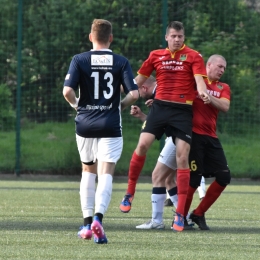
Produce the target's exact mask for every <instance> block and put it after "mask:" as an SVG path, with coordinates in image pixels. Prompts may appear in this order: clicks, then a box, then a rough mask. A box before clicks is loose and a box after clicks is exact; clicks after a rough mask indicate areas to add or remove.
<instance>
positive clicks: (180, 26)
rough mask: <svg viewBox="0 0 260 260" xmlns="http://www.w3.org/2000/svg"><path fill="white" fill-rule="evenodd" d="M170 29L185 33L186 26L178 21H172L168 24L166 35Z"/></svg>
mask: <svg viewBox="0 0 260 260" xmlns="http://www.w3.org/2000/svg"><path fill="white" fill-rule="evenodd" d="M170 29H175V30H176V31H181V30H183V32H184V26H183V24H182V23H181V22H178V21H172V22H170V23H169V24H168V26H167V28H166V34H168V32H169V30H170Z"/></svg>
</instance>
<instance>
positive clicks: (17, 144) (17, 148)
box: [15, 0, 23, 176]
mask: <svg viewBox="0 0 260 260" xmlns="http://www.w3.org/2000/svg"><path fill="white" fill-rule="evenodd" d="M22 6H23V1H22V0H18V20H17V23H18V24H17V28H18V31H17V91H16V142H15V151H16V162H15V173H16V175H17V176H20V157H21V142H20V135H21V133H20V130H21V75H22V72H21V71H22V13H23V11H22V9H23V7H22Z"/></svg>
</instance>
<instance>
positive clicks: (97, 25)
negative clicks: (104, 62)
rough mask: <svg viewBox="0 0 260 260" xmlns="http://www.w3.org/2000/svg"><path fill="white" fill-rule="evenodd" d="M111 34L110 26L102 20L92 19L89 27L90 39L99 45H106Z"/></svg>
mask: <svg viewBox="0 0 260 260" xmlns="http://www.w3.org/2000/svg"><path fill="white" fill-rule="evenodd" d="M111 34H112V24H111V23H110V22H109V21H107V20H104V19H94V20H93V22H92V25H91V35H92V38H93V39H94V40H96V41H98V42H100V43H108V42H109V37H110V35H111Z"/></svg>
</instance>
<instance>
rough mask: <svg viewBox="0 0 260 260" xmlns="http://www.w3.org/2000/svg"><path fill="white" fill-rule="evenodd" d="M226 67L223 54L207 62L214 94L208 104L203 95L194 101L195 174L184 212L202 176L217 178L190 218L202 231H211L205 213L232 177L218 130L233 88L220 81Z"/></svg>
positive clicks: (192, 163)
mask: <svg viewBox="0 0 260 260" xmlns="http://www.w3.org/2000/svg"><path fill="white" fill-rule="evenodd" d="M226 66H227V63H226V60H225V58H224V57H223V56H221V55H216V54H215V55H212V56H211V57H209V59H208V61H207V64H206V70H207V77H205V78H204V80H205V83H206V85H207V89H208V93H209V94H210V96H211V97H210V101H211V102H210V104H209V105H207V106H205V105H204V104H203V101H202V100H201V99H200V98H196V99H195V100H194V102H193V121H192V123H193V128H192V143H191V151H190V155H189V160H190V168H191V173H190V185H189V189H188V194H187V200H186V205H185V212H184V214H187V213H188V210H189V208H190V205H191V203H192V198H193V194H194V192H195V190H196V189H197V188H198V186H199V184H200V181H201V176H204V177H205V178H207V177H215V180H214V181H213V182H212V183H211V185H210V186H209V188H208V189H207V192H206V195H205V197H204V198H203V200H201V202H200V204H199V205H198V207H197V208H196V209H195V210H193V212H192V213H191V214H190V219H191V220H192V221H193V222H195V223H196V224H197V225H198V226H199V228H200V229H201V230H209V227H208V226H207V224H206V220H205V213H206V212H207V210H208V209H209V208H210V207H211V205H212V204H213V203H214V202H215V201H216V200H217V199H218V197H219V196H220V194H221V193H222V192H223V190H224V189H225V188H226V186H227V185H228V184H229V183H230V180H231V175H230V170H229V168H228V165H227V160H226V157H225V154H224V151H223V148H222V145H221V143H220V141H219V139H218V137H217V133H216V124H217V117H218V113H219V111H222V112H227V111H228V110H229V106H230V87H229V86H228V85H227V84H226V83H222V82H220V81H219V80H220V78H221V76H222V75H223V73H224V72H225V69H226Z"/></svg>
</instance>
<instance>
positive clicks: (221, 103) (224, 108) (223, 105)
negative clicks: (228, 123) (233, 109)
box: [210, 96, 230, 113]
mask: <svg viewBox="0 0 260 260" xmlns="http://www.w3.org/2000/svg"><path fill="white" fill-rule="evenodd" d="M210 105H212V106H213V107H215V108H217V109H218V110H219V111H221V112H224V113H226V112H228V110H229V107H230V101H229V100H228V99H226V98H216V97H214V96H210Z"/></svg>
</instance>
